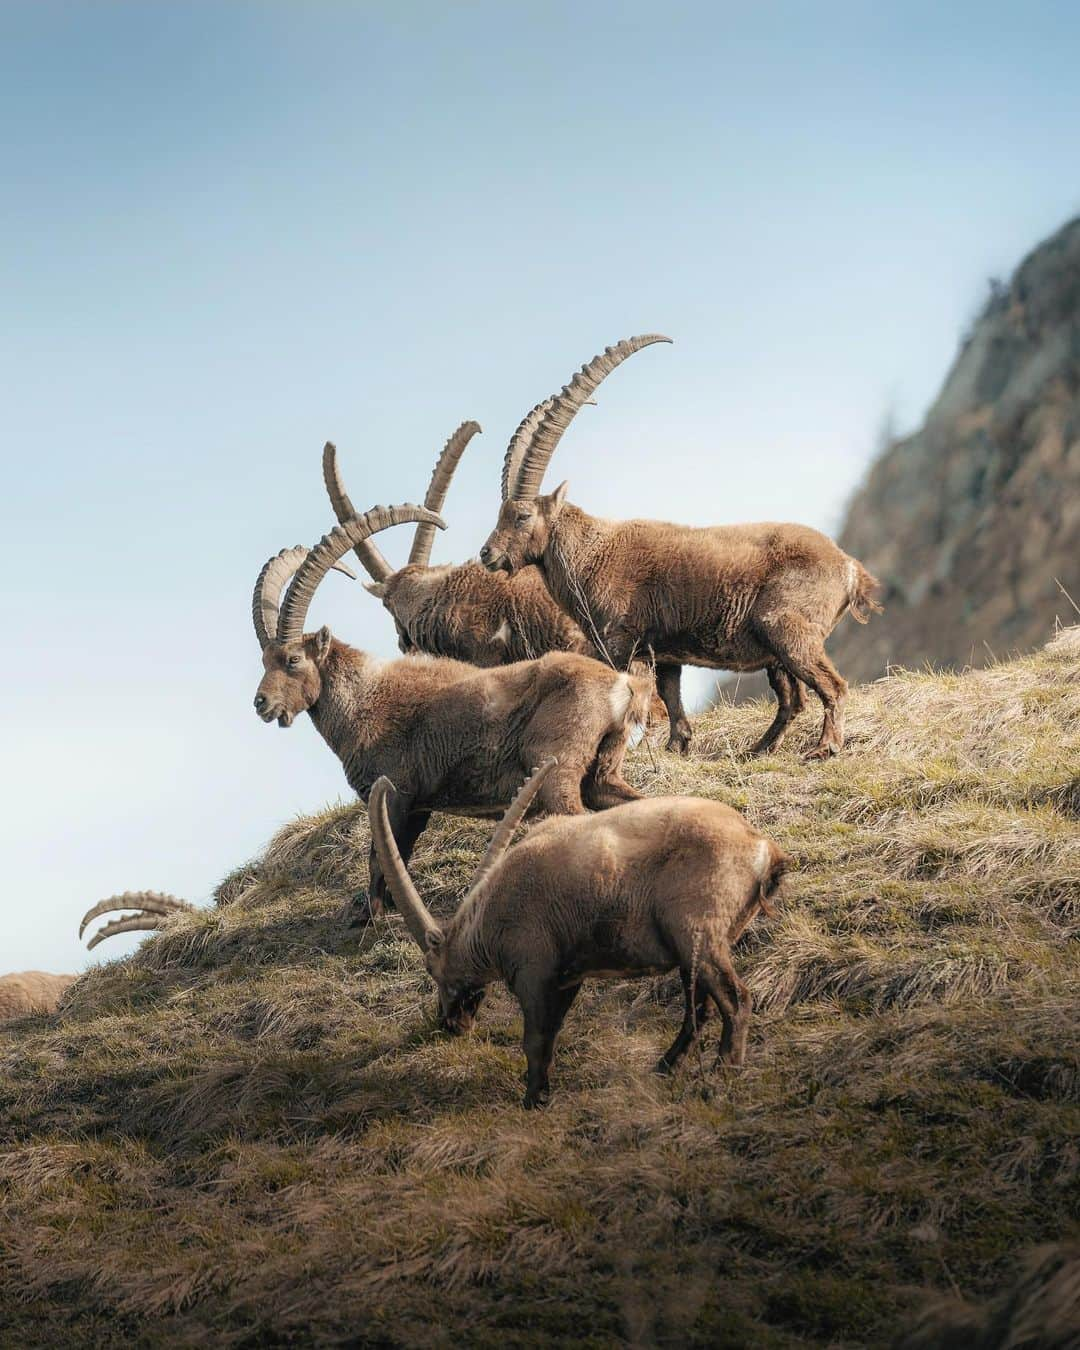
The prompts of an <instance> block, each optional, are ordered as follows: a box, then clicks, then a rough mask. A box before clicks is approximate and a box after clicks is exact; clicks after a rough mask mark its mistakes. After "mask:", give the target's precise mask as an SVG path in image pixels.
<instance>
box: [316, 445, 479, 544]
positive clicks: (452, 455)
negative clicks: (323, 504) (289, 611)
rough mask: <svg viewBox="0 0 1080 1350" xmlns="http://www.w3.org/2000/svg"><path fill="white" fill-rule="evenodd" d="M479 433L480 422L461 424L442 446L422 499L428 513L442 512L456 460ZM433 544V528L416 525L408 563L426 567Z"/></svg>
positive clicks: (456, 463) (456, 464)
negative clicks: (425, 493)
mask: <svg viewBox="0 0 1080 1350" xmlns="http://www.w3.org/2000/svg"><path fill="white" fill-rule="evenodd" d="M479 430H480V423H479V422H462V424H461V426H459V427H458V429H457V431H455V432H454V434H453V435H452V436H451V437H450V439H449V440H448V441H447V442H446V444H445V445H444V446H443V452H442V454H441V455H440V456H439V458H438V459H437V460H436V461H435V468H434V469H433V470H432V474H431V482H430V483H429V484H428V490H427V496H426V497H425V498H424V505H425V506H426V507H427V509H428V510H429V511H441V510H442V509H443V505H444V504H445V502H446V494H447V492H448V491H449V490H450V480H451V479H452V478H453V476H454V470H455V469H456V468H457V466H458V460H459V459H460V458H461V456H462V455H463V454H464V452H465V447H466V446H467V445H468V444H469V442H470V441H471V440H472V438H473V437H474V436H475V435H476V433H477V432H478V431H479ZM339 519H340V517H339ZM434 541H435V528H434V526H432V525H424V524H421V525H417V527H416V533H415V534H414V535H413V542H412V548H411V549H410V550H409V562H410V563H419V564H420V566H421V567H426V566H427V565H428V563H429V562H430V561H431V545H432V544H433V543H434Z"/></svg>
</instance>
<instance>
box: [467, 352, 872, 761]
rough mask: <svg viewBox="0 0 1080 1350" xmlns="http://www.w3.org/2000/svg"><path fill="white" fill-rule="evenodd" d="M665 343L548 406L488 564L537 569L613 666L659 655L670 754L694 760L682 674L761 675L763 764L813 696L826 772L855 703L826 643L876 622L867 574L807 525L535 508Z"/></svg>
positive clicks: (562, 489) (816, 754) (593, 374)
mask: <svg viewBox="0 0 1080 1350" xmlns="http://www.w3.org/2000/svg"><path fill="white" fill-rule="evenodd" d="M669 341H670V338H665V337H660V336H658V335H657V334H652V333H650V334H648V335H646V336H644V337H636V338H628V339H626V340H625V341H623V342H620V343H619V344H618V345H617V346H615V347H608V348H607V350H606V351H605V352H603V353H602V354H601V355H600V356H597V357H594V358H593V360H592V361H590V362H589V364H588V365H586V366H583V367H582V368H581V370H580V372H579V373H578V374H576V375H575V376H574V377H573V379H572V380H571V381H570V383H569V384H568V385H566V386H564V387H563V389H562V392H561V393H559V394H557V395H555V396H554V397H553V398H552V399H550V400H549V401H548V406H547V408H546V410H545V411H544V412H543V414H542V416H541V417H540V419H539V421H538V423H537V425H536V426H535V428H534V429H533V431H532V433H531V435H530V437H529V439H528V442H527V444H526V445H525V446H524V448H522V447H520V446H517V447H515V446H514V444H513V443H511V446H510V448H509V449H508V450H507V455H506V461H507V464H510V463H511V460H512V458H513V457H514V456H515V455H517V456H518V457H519V463H520V468H519V470H518V473H517V478H516V484H517V485H516V487H515V489H514V493H513V496H511V497H510V498H508V499H507V500H505V501H504V502H503V505H502V509H501V511H500V513H499V519H498V523H497V525H496V527H495V529H494V530H493V531H492V533H491V534H490V536H489V537H488V540H487V543H486V544H485V545H484V547H483V548H482V549H481V550H480V557H481V559H482V561H483V562H484V563H485V564H486V565H487V566H488V567H490V568H492V569H494V570H499V569H504V570H506V571H508V572H510V573H514V572H516V571H517V570H518V568H520V567H523V566H526V565H527V564H529V563H537V564H539V566H540V567H541V569H542V570H543V573H544V577H545V579H546V580H547V584H548V587H549V589H550V590H551V593H552V595H553V596H554V597H555V599H556V600H558V602H559V604H560V605H562V606H563V607H564V608H565V609H566V610H567V612H568V613H570V614H571V615H573V617H574V618H575V619H576V620H577V622H578V623H579V624H580V625H581V627H582V629H583V630H584V632H585V634H586V636H588V637H589V638H591V639H592V641H593V642H595V643H596V644H597V646H598V647H600V648H601V650H602V651H603V653H604V655H605V656H607V657H608V658H610V660H612V661H613V662H614V664H616V665H625V664H626V662H627V661H628V660H629V659H630V658H631V656H633V655H634V654H635V653H638V654H641V653H642V652H646V651H649V650H651V651H652V652H653V653H654V654H655V657H656V662H657V671H656V683H657V689H658V691H659V694H660V697H661V698H662V699H663V700H664V702H665V703H666V704H667V709H668V716H669V718H670V721H671V738H670V740H669V742H668V747H669V749H678V750H681V751H683V753H685V752H686V749H687V747H688V746H689V744H690V724H689V722H688V721H687V719H686V714H685V712H684V710H683V707H682V700H681V696H680V691H679V683H680V673H681V670H680V666H681V664H688V665H697V666H711V667H713V668H716V669H723V670H760V669H761V668H762V667H764V669H765V671H766V673H767V675H768V677H769V683H770V684H771V685H772V687H773V690H774V692H775V693H776V698H777V703H778V705H779V706H778V708H777V712H776V717H775V720H774V721H773V723H772V725H771V726H770V727H769V729H768V731H766V733H765V735H764V736H763V737H762V738H761V740H760V741H759V742H758V743H757V745H756V746H755V747H754V753H756V754H763V753H765V752H766V751H768V750H773V749H775V748H776V747H777V746H779V744H780V742H781V741H782V740H783V738H784V735H785V733H786V731H787V727H788V724H789V722H790V721H791V719H792V718H793V717H794V716H795V715H796V714H797V713H798V712H799V711H800V710H801V709H802V707H803V702H804V699H805V686H806V685H809V686H810V688H811V689H813V691H814V692H815V693H816V694H817V696H818V698H819V699H820V700H821V702H822V705H823V707H824V709H825V719H824V724H823V726H822V729H821V737H820V740H819V741H818V744H817V747H816V748H815V749H814V750H813V751H811V752H810V756H809V757H810V758H815V759H824V758H826V757H827V756H829V755H831V754H835V753H836V751H838V750H839V749H840V748H841V746H842V745H843V741H844V718H843V710H844V700H845V698H846V695H847V684H846V683H845V681H844V680H843V679H842V678H841V676H840V674H839V672H838V671H837V670H836V667H835V666H834V665H833V664H832V662H831V661H830V660H829V658H828V656H827V655H826V654H825V639H826V638H827V637H828V636H829V634H830V633H831V632H832V630H833V628H834V627H835V626H836V624H837V623H838V621H839V620H840V618H841V616H842V615H843V614H844V613H849V614H851V615H852V616H853V617H854V618H855V619H857V620H858V621H859V622H860V623H865V622H866V618H867V615H866V613H865V611H866V610H877V609H880V606H879V605H878V604H877V603H876V602H875V600H874V595H875V591H876V588H877V584H878V583H877V581H876V580H875V578H874V577H872V576H871V575H870V573H869V572H867V570H866V569H865V568H864V567H863V565H862V564H861V563H860V562H857V561H856V560H855V559H854V558H851V557H849V556H848V555H847V554H846V553H844V552H843V550H842V549H840V548H838V547H837V546H836V544H834V543H833V542H832V540H831V539H827V538H826V537H825V535H823V534H819V533H818V531H817V530H812V529H809V528H808V527H806V526H804V525H778V524H772V523H767V524H761V525H716V526H709V527H706V528H701V529H694V528H691V527H690V526H685V525H669V524H666V523H662V522H660V521H653V520H629V521H609V520H600V519H597V517H595V516H590V515H586V513H585V512H584V511H581V510H579V508H578V507H576V506H573V505H571V504H570V503H569V502H568V501H567V500H566V484H565V483H562V484H561V485H560V486H559V487H557V488H556V489H555V491H554V492H552V493H550V494H549V495H547V496H541V495H540V486H541V483H542V481H543V477H544V471H545V469H546V468H547V465H548V462H549V460H550V459H551V456H552V455H553V454H554V453H555V449H556V447H557V445H558V444H559V439H560V437H561V436H562V434H563V432H564V431H565V430H566V428H567V427H568V426H569V425H570V422H571V420H572V419H573V417H574V415H575V413H576V412H577V411H578V409H579V408H580V407H581V406H582V404H583V403H585V402H587V401H588V398H589V395H591V394H592V392H593V390H594V389H595V388H596V387H597V385H598V384H599V383H600V381H601V380H602V379H603V378H604V377H605V376H606V375H608V374H610V372H611V371H613V370H614V369H615V367H616V366H618V365H619V364H620V363H621V362H623V361H625V360H626V358H627V357H628V356H630V355H632V354H633V353H634V352H637V351H640V350H641V349H642V348H643V347H647V346H649V345H650V344H651V343H654V342H669ZM541 406H543V405H541Z"/></svg>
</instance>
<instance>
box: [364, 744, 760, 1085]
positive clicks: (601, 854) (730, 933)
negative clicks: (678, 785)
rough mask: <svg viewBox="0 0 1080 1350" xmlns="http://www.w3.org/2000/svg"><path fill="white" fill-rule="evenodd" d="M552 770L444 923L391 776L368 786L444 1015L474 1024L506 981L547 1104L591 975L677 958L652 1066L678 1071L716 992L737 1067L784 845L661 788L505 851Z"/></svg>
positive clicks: (518, 809)
mask: <svg viewBox="0 0 1080 1350" xmlns="http://www.w3.org/2000/svg"><path fill="white" fill-rule="evenodd" d="M554 772H556V766H555V764H554V763H553V762H552V761H550V760H549V761H548V762H547V763H545V764H543V765H542V766H541V767H540V768H539V769H538V770H536V771H535V772H534V773H533V775H532V777H531V778H530V779H529V780H528V781H527V782H526V783H525V785H524V786H523V787H522V788H521V790H520V791H519V792H518V794H517V796H516V797H515V799H514V801H513V803H512V804H511V806H510V809H509V810H508V811H507V813H506V815H505V816H504V817H503V819H502V821H501V822H500V823H499V825H498V826H497V827H496V829H495V832H494V834H493V835H492V839H491V843H490V844H489V846H488V849H487V852H486V854H485V855H484V858H483V860H482V861H481V863H480V866H479V868H478V869H477V872H476V875H475V877H474V878H473V881H472V885H471V886H470V888H469V892H468V894H467V895H466V897H465V899H464V900H463V901H462V903H461V905H460V906H459V908H458V910H457V912H456V913H455V915H454V917H453V918H452V919H451V920H450V922H449V923H448V924H447V926H446V927H445V928H444V927H442V925H440V924H439V923H438V922H437V921H436V920H435V919H434V917H433V916H432V914H431V913H430V911H429V910H428V909H427V907H426V905H425V904H424V902H423V900H422V899H421V898H420V895H419V893H418V892H417V890H416V887H415V886H414V885H413V882H412V879H411V878H410V876H409V872H408V869H407V867H406V865H405V863H404V861H403V859H402V857H401V855H400V853H399V851H398V849H397V846H396V844H395V842H394V836H393V833H392V832H391V829H390V820H389V811H392V810H393V807H394V801H395V797H396V794H395V791H394V788H393V785H392V784H391V783H390V782H389V780H388V779H386V778H380V779H379V781H378V782H377V783H376V784H375V786H374V787H373V788H372V791H371V801H370V806H369V811H370V817H371V830H372V837H373V839H374V841H375V847H376V849H377V850H378V854H379V859H380V862H381V863H382V867H383V871H384V873H385V874H386V876H387V878H388V879H389V883H390V889H391V890H392V892H393V894H394V898H395V900H396V901H397V906H398V909H399V910H400V911H401V915H402V918H403V919H404V920H405V922H406V924H407V925H408V928H409V931H410V932H411V933H412V935H413V937H414V938H415V940H416V941H417V943H418V944H419V946H420V948H421V950H422V951H423V952H424V954H425V958H426V961H427V969H428V973H429V974H430V975H431V978H432V979H433V980H434V981H435V984H436V985H437V986H438V990H439V1008H440V1021H441V1024H442V1026H443V1027H444V1028H445V1029H446V1030H447V1031H450V1032H454V1033H458V1032H462V1031H467V1030H468V1029H469V1028H470V1027H471V1026H472V1021H473V1016H474V1014H475V1012H476V1009H477V1007H478V1006H479V1004H480V1002H481V1000H482V999H483V996H484V990H485V987H486V986H487V985H488V984H490V983H491V982H492V981H493V980H496V979H502V980H503V981H505V983H506V984H507V986H508V987H509V989H510V991H511V992H512V993H513V995H514V997H515V998H516V999H517V1001H518V1003H519V1004H520V1005H521V1010H522V1013H523V1015H524V1019H525V1042H524V1044H525V1057H526V1059H527V1061H528V1074H527V1080H526V1081H527V1090H526V1093H525V1105H526V1107H532V1106H542V1105H544V1103H545V1102H546V1101H547V1099H548V1095H549V1087H548V1070H549V1068H550V1066H551V1058H552V1054H553V1050H554V1045H555V1038H556V1036H557V1035H558V1033H559V1028H560V1027H561V1026H562V1022H563V1018H564V1017H565V1016H566V1013H567V1011H568V1009H569V1008H570V1005H571V1004H572V1003H573V1001H574V998H575V996H576V995H577V992H578V990H579V989H580V987H581V984H582V981H583V980H585V979H589V978H612V979H622V978H625V977H626V976H633V975H642V976H644V975H656V974H660V973H662V972H664V971H668V970H672V969H674V968H676V967H677V968H678V970H679V973H680V975H681V976H682V982H683V989H684V992H685V995H686V1015H685V1017H684V1019H683V1024H682V1027H681V1029H680V1031H679V1034H678V1036H676V1038H675V1040H674V1042H673V1043H672V1045H671V1046H670V1048H669V1049H668V1050H667V1051H665V1053H664V1055H663V1056H662V1057H661V1059H660V1062H659V1063H658V1064H657V1066H656V1067H657V1070H658V1071H659V1072H661V1073H670V1072H671V1071H672V1070H673V1069H674V1068H675V1066H676V1065H677V1064H678V1063H679V1061H680V1060H681V1059H682V1057H683V1056H684V1055H685V1054H686V1052H687V1050H688V1049H689V1048H690V1046H691V1045H692V1044H693V1043H694V1040H695V1038H696V1037H697V1034H698V1032H699V1031H700V1030H701V1027H702V1026H703V1025H704V1023H705V1022H706V1021H707V1019H708V1017H709V1015H710V1012H711V1006H712V1005H714V1006H715V1007H716V1008H717V1009H718V1010H719V1012H720V1016H721V1018H722V1019H723V1033H722V1035H721V1039H720V1048H719V1058H720V1059H721V1060H722V1061H726V1062H727V1063H731V1064H741V1063H742V1062H743V1058H744V1055H745V1053H746V1035H747V1029H748V1026H749V1019H750V1007H751V999H750V991H749V990H748V989H747V988H746V986H745V985H744V984H743V983H742V981H741V980H740V979H739V977H738V976H737V975H736V973H735V968H734V966H733V965H732V961H731V948H732V945H733V944H734V943H735V941H736V940H737V938H738V937H739V935H740V934H741V933H742V931H743V929H744V928H745V927H746V926H747V924H749V923H750V921H751V920H752V919H753V918H754V917H755V915H756V914H757V912H758V910H759V909H764V910H765V911H766V912H767V913H768V912H770V911H769V909H768V901H769V898H770V897H771V896H772V894H773V892H774V891H775V890H776V888H777V886H778V884H779V882H780V877H781V875H782V873H783V871H784V866H785V862H786V859H785V858H784V855H783V854H782V853H781V852H780V850H779V849H778V848H777V847H776V845H775V844H774V843H773V842H772V840H771V839H768V838H766V837H765V836H764V835H762V834H758V833H757V831H756V830H753V829H751V828H750V826H749V825H748V824H747V823H746V821H745V820H743V818H742V816H740V815H739V813H738V812H737V811H734V810H732V808H731V807H729V806H724V805H722V804H721V803H719V802H713V801H705V800H703V799H701V798H696V797H652V798H649V799H647V800H642V801H637V802H631V803H629V804H628V805H626V806H617V807H615V808H614V810H611V811H605V812H604V813H603V815H598V816H584V817H581V816H579V817H574V818H571V819H569V820H567V819H562V820H554V819H549V820H545V821H543V822H541V823H540V824H538V825H535V826H534V827H533V828H532V829H531V830H530V831H529V833H528V834H527V835H526V836H525V838H524V839H523V840H522V841H521V843H519V844H518V845H517V846H516V847H514V848H513V849H510V851H509V852H507V846H508V845H509V843H510V839H511V836H512V835H513V832H514V829H515V827H516V826H517V824H518V822H519V821H520V820H521V818H522V816H523V815H524V813H525V811H526V809H527V807H528V805H529V803H530V802H531V800H532V798H533V795H534V794H535V793H537V792H539V791H541V790H542V788H543V785H544V783H545V781H546V779H547V778H548V776H549V775H550V774H552V773H554Z"/></svg>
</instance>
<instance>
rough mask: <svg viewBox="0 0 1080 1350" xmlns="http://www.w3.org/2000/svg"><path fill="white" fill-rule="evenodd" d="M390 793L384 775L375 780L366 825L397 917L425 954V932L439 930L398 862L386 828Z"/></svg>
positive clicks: (392, 835)
mask: <svg viewBox="0 0 1080 1350" xmlns="http://www.w3.org/2000/svg"><path fill="white" fill-rule="evenodd" d="M394 791H395V788H394V785H393V783H391V781H390V779H389V778H387V777H386V776H385V774H384V775H383V777H382V778H379V779H376V781H375V785H374V787H373V788H372V789H371V794H370V796H369V797H368V823H369V824H370V825H371V839H372V842H373V843H374V845H375V853H376V855H377V856H378V859H379V866H380V867H381V868H382V870H383V875H384V876H385V877H386V880H387V882H388V883H389V886H390V890H391V892H392V893H393V896H394V901H395V903H396V904H397V907H398V909H399V910H400V911H401V917H402V918H403V919H404V920H405V924H406V927H407V928H408V930H409V932H410V933H411V934H412V935H413V938H414V939H415V940H416V942H417V944H418V945H419V947H420V950H421V951H426V950H427V941H426V939H427V935H428V933H437V932H440V931H441V930H440V928H439V925H438V923H437V922H436V921H435V919H434V918H433V916H432V914H431V912H430V911H429V909H428V907H427V905H425V904H424V902H423V900H421V899H420V892H419V891H418V890H417V889H416V887H415V886H414V885H413V880H412V877H411V876H409V869H408V868H407V867H406V866H405V863H404V862H403V861H402V857H401V854H400V852H399V851H398V846H397V841H396V840H395V839H394V832H393V831H392V830H391V828H390V813H389V811H388V810H387V806H386V800H387V797H388V796H389V795H390V793H392V792H394Z"/></svg>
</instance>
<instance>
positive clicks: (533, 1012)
mask: <svg viewBox="0 0 1080 1350" xmlns="http://www.w3.org/2000/svg"><path fill="white" fill-rule="evenodd" d="M580 988H581V985H580V984H573V985H571V986H570V987H569V988H560V987H559V985H558V983H557V982H556V981H554V980H551V981H548V982H546V983H544V984H542V985H540V986H539V987H538V988H536V989H535V990H532V989H530V990H528V991H523V992H522V993H521V994H519V995H518V1002H519V1003H520V1004H521V1010H522V1012H523V1013H524V1015H525V1039H524V1046H525V1059H526V1063H527V1065H528V1068H527V1070H526V1074H525V1109H526V1110H527V1111H531V1110H532V1109H533V1108H534V1107H537V1106H546V1105H547V1104H548V1100H549V1098H550V1096H551V1087H550V1084H549V1083H548V1072H549V1070H550V1069H551V1059H552V1055H553V1054H554V1052H555V1037H556V1036H557V1035H558V1034H559V1028H560V1027H561V1026H562V1024H563V1019H564V1018H565V1016H566V1014H567V1012H568V1011H569V1009H570V1005H571V1004H572V1003H573V1001H574V999H575V998H577V994H578V990H579V989H580ZM516 992H517V991H516V990H515V993H516Z"/></svg>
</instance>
